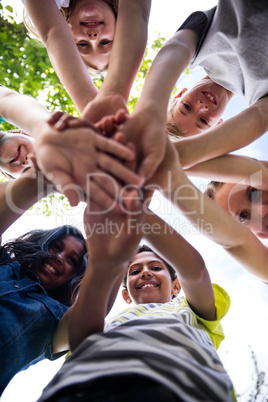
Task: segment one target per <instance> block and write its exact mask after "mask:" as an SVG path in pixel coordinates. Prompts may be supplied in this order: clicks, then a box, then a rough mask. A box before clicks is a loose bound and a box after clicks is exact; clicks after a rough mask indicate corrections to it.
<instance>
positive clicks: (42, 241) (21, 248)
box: [0, 225, 87, 306]
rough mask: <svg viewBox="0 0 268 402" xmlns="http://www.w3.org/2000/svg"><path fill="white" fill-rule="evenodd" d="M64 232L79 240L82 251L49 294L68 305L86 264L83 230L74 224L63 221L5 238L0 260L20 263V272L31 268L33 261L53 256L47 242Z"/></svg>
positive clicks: (63, 235)
mask: <svg viewBox="0 0 268 402" xmlns="http://www.w3.org/2000/svg"><path fill="white" fill-rule="evenodd" d="M66 236H73V237H76V238H77V239H79V240H81V243H82V244H83V246H84V252H85V253H84V255H83V258H82V259H81V260H80V262H79V265H78V266H77V269H76V272H75V273H74V274H73V275H72V276H71V277H70V278H69V279H68V281H67V282H66V283H65V284H64V285H62V286H60V287H59V288H57V291H56V292H54V293H53V295H50V296H51V297H53V299H56V300H58V301H59V302H61V303H63V304H65V305H67V306H71V305H72V304H73V303H74V301H75V299H76V297H77V294H78V291H79V287H80V283H81V280H82V278H83V275H84V272H85V268H86V264H87V254H86V252H87V251H86V243H85V240H84V237H83V234H82V233H81V232H80V230H78V229H77V228H75V227H74V226H70V225H64V226H61V227H59V228H55V229H49V230H42V229H39V230H32V231H30V232H27V233H25V234H24V235H22V236H20V237H18V238H17V239H15V240H12V241H9V242H7V243H6V244H4V245H3V246H2V247H1V249H0V264H6V263H8V261H10V259H11V260H12V261H17V262H18V263H19V264H20V270H21V272H22V273H25V272H26V271H31V266H32V264H33V262H35V261H37V260H39V261H46V260H48V259H51V258H52V259H53V258H55V255H53V254H50V252H49V249H50V246H51V244H52V243H53V242H54V241H56V240H59V239H62V238H64V237H66Z"/></svg>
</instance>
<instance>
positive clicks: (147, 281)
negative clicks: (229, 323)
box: [39, 212, 234, 402]
mask: <svg viewBox="0 0 268 402" xmlns="http://www.w3.org/2000/svg"><path fill="white" fill-rule="evenodd" d="M151 214H152V213H151V212H150V214H149V216H148V219H149V221H147V216H146V225H145V226H144V228H143V229H141V230H139V227H140V226H139V225H140V223H141V222H140V219H141V217H140V218H139V221H136V220H134V219H133V216H132V218H131V216H130V217H129V216H126V217H125V218H122V217H120V218H118V217H115V216H113V217H112V219H111V216H110V217H109V218H108V219H111V222H113V224H119V226H120V227H121V228H122V230H121V232H120V234H119V236H117V237H116V236H114V234H113V233H111V232H109V231H106V233H104V234H103V235H97V233H94V234H93V236H91V237H90V238H89V239H88V242H87V244H88V247H89V253H90V255H91V252H92V253H93V255H91V259H90V261H89V265H88V267H87V271H86V274H85V276H84V279H83V283H82V285H81V292H80V294H79V296H78V300H77V303H76V305H75V307H74V309H73V311H72V313H73V314H72V320H71V322H70V327H69V329H70V345H71V348H72V350H73V353H72V354H71V356H70V357H69V358H68V359H67V360H66V362H65V363H64V365H63V366H62V368H61V369H60V371H59V373H58V374H57V375H56V376H55V377H54V379H53V380H52V382H51V383H50V384H49V385H48V386H47V388H46V389H45V390H44V392H43V395H42V397H41V398H40V400H39V401H40V402H41V401H52V400H53V401H57V402H60V401H65V402H68V401H78V400H81V401H82V400H84V401H86V400H91V399H92V400H98V401H104V400H105V401H114V400H116V401H126V400H128V401H131V402H134V401H137V400H141V401H155V400H163V401H178V400H191V401H200V400H201V399H202V400H213V401H227V400H228V401H231V400H234V396H233V387H232V383H231V381H230V379H229V378H228V376H227V374H226V372H225V371H224V369H223V367H222V364H221V362H220V360H219V358H218V356H217V353H216V351H215V349H214V347H213V344H214V346H216V347H217V346H219V343H220V342H221V340H222V339H223V333H222V329H221V324H220V320H221V318H222V317H223V316H224V315H225V314H226V312H227V311H228V308H229V303H230V301H229V297H228V295H227V294H226V293H225V292H224V290H223V289H221V288H220V287H218V286H217V285H215V286H214V288H213V287H212V284H211V282H210V278H209V275H208V271H207V269H206V267H205V265H204V261H203V259H202V257H201V256H200V254H199V253H198V252H197V251H196V250H195V249H194V248H193V247H192V246H191V245H190V244H189V243H187V242H186V241H185V240H184V239H183V238H182V237H181V236H179V234H177V233H176V232H175V234H174V236H173V235H171V234H170V232H169V231H168V230H167V231H166V233H167V236H163V235H164V233H165V224H164V222H163V221H161V219H160V218H158V217H157V216H155V215H153V214H152V215H151ZM135 216H136V215H135ZM105 219H107V215H106V216H105V217H103V216H102V217H97V218H96V217H92V216H89V215H88V214H86V215H85V217H84V223H85V225H86V228H87V227H88V225H90V226H91V227H92V224H93V223H98V224H100V223H103V222H104V220H105ZM153 222H154V224H157V225H160V226H159V231H160V234H158V235H157V234H156V233H155V231H154V230H151V231H149V232H150V233H149V234H148V237H149V238H150V242H152V243H153V242H154V241H155V242H156V243H155V244H157V245H161V246H160V249H161V252H160V255H161V257H160V256H159V255H158V254H156V253H154V252H152V251H151V250H150V251H148V249H141V250H140V251H141V252H140V253H139V254H135V253H134V256H133V252H134V250H135V247H136V245H137V243H138V241H139V238H140V236H141V235H142V234H143V235H145V232H146V231H147V232H148V230H146V228H148V226H147V225H148V224H150V225H151V224H152V223H153ZM123 223H124V225H122V224H123ZM136 224H137V225H136ZM121 225H122V226H121ZM151 228H152V226H151ZM146 237H147V235H146ZM162 241H163V243H162ZM174 245H175V247H174ZM163 253H164V254H165V255H167V256H169V260H168V263H171V262H172V263H175V265H173V267H174V268H176V271H177V275H178V278H176V275H175V273H174V270H173V269H172V268H171V267H169V265H168V263H167V262H166V261H165V260H163V257H162V255H163ZM129 258H131V261H130V263H129V264H127V261H128V260H129ZM126 268H127V279H126V281H127V285H126V288H125V289H124V290H123V296H124V299H125V300H126V302H127V303H128V304H130V303H133V306H132V307H129V308H128V309H127V310H125V311H123V312H122V313H121V314H119V315H118V316H117V317H115V318H114V319H112V320H111V322H109V323H108V324H107V325H106V326H105V329H103V328H104V318H105V316H106V314H107V310H108V309H107V306H108V304H109V302H110V297H111V294H112V293H114V292H115V288H117V290H118V287H119V285H120V282H121V281H122V279H123V277H124V276H125V273H126ZM178 279H179V281H180V283H179V282H178ZM180 284H181V285H182V287H183V288H184V291H185V295H186V297H185V299H183V298H178V297H177V295H178V293H179V291H180ZM173 296H175V297H174V298H173ZM96 300H98V303H96ZM90 306H92V308H90Z"/></svg>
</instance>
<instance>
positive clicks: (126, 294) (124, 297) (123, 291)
mask: <svg viewBox="0 0 268 402" xmlns="http://www.w3.org/2000/svg"><path fill="white" fill-rule="evenodd" d="M122 296H123V299H124V300H125V302H126V303H127V304H130V303H132V300H131V298H130V296H129V294H128V291H127V289H123V290H122Z"/></svg>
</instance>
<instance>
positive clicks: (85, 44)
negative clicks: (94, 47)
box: [76, 42, 88, 47]
mask: <svg viewBox="0 0 268 402" xmlns="http://www.w3.org/2000/svg"><path fill="white" fill-rule="evenodd" d="M76 46H77V47H86V46H88V43H87V42H79V43H77V44H76Z"/></svg>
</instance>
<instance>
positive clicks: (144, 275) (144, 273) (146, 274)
mask: <svg viewBox="0 0 268 402" xmlns="http://www.w3.org/2000/svg"><path fill="white" fill-rule="evenodd" d="M141 277H142V278H151V277H152V274H151V272H150V271H149V270H148V269H147V268H144V269H143V270H142V272H141Z"/></svg>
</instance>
